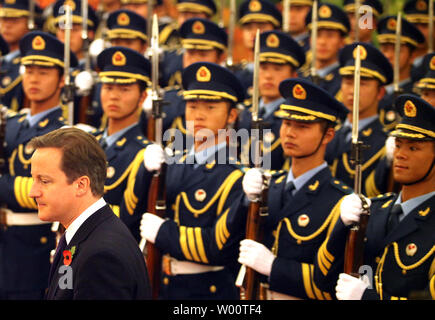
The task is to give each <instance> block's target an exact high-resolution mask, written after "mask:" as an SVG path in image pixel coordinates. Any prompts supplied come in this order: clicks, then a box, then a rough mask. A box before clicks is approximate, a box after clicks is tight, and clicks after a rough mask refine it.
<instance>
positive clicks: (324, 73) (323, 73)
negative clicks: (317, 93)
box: [317, 61, 340, 78]
mask: <svg viewBox="0 0 435 320" xmlns="http://www.w3.org/2000/svg"><path fill="white" fill-rule="evenodd" d="M339 66H340V64H339V63H338V61H336V62H334V63H333V64H330V65H329V66H326V67H324V68H322V69H318V70H317V74H318V75H319V76H320V77H321V78H324V77H326V76H327V75H328V74H329V73H330V72H331V71H332V70H334V69H335V68H337V67H339Z"/></svg>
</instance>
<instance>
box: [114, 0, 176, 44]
mask: <svg viewBox="0 0 435 320" xmlns="http://www.w3.org/2000/svg"><path fill="white" fill-rule="evenodd" d="M121 2H122V8H123V9H127V10H131V11H133V12H135V13H137V14H138V15H140V16H142V17H143V18H144V19H148V17H152V15H148V0H121ZM152 9H153V10H152V11H153V14H154V13H155V14H157V16H158V20H159V46H160V47H162V48H163V49H164V50H173V49H176V48H177V47H178V45H179V38H178V33H177V25H176V24H177V23H176V21H175V20H174V19H172V17H171V16H170V12H169V8H168V5H165V4H164V3H163V1H162V0H157V1H155V0H152Z"/></svg>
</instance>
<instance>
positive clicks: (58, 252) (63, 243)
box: [48, 233, 66, 286]
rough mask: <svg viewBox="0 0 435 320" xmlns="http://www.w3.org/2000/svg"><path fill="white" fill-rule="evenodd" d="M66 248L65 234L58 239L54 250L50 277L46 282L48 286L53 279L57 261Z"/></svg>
mask: <svg viewBox="0 0 435 320" xmlns="http://www.w3.org/2000/svg"><path fill="white" fill-rule="evenodd" d="M65 248H66V239H65V233H64V234H63V235H62V237H60V240H59V243H58V244H57V248H56V254H55V255H54V259H53V264H52V265H51V267H50V276H49V278H48V279H49V280H48V285H49V286H50V282H51V279H52V278H53V274H54V272H55V271H56V269H57V265H58V264H59V260H60V259H61V257H62V255H63V251H64V250H65Z"/></svg>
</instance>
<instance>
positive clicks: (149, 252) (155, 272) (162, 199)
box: [144, 164, 166, 300]
mask: <svg viewBox="0 0 435 320" xmlns="http://www.w3.org/2000/svg"><path fill="white" fill-rule="evenodd" d="M165 176H166V164H162V167H161V169H160V171H158V172H156V173H154V175H153V178H152V180H151V184H150V190H149V193H148V208H147V212H149V213H152V214H155V215H157V216H159V217H160V218H164V217H165V215H166V192H165V190H166V189H165ZM144 253H145V261H146V264H147V269H148V275H149V278H150V282H151V290H152V298H153V299H154V300H157V299H158V296H159V291H160V272H161V270H162V257H161V253H160V250H159V249H157V248H156V246H155V245H154V244H153V243H151V242H149V241H147V242H146V244H145V248H144Z"/></svg>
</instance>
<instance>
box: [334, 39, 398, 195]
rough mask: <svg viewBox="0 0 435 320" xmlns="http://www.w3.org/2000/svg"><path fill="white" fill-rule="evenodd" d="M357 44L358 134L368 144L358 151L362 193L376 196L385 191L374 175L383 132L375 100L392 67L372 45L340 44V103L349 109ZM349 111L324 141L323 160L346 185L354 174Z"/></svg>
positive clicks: (382, 92)
mask: <svg viewBox="0 0 435 320" xmlns="http://www.w3.org/2000/svg"><path fill="white" fill-rule="evenodd" d="M358 44H359V45H360V48H361V80H360V99H359V123H358V129H359V137H360V140H361V141H362V142H363V143H364V145H367V146H370V147H369V148H367V149H364V150H363V151H362V160H361V161H362V188H361V189H362V191H361V192H362V193H363V194H365V195H367V196H371V197H373V196H376V195H378V194H380V193H382V192H385V191H386V190H384V188H383V187H381V186H382V185H384V182H386V181H385V180H386V177H384V178H383V179H381V178H378V179H375V172H376V168H377V165H378V163H379V161H380V159H382V158H383V156H384V155H385V140H386V139H387V133H386V132H385V130H384V127H383V125H382V123H381V122H380V120H379V115H378V106H379V101H380V100H381V99H382V97H383V96H384V95H385V88H384V86H385V85H388V84H389V83H391V81H392V79H393V69H392V67H391V65H390V63H389V62H388V59H387V58H386V57H385V56H384V55H383V54H382V53H381V52H380V51H379V50H378V49H376V48H375V47H374V46H372V45H370V44H368V43H363V42H357V43H353V44H350V45H347V46H346V47H344V48H343V49H342V50H341V52H340V60H339V61H340V71H339V72H340V74H341V77H342V81H341V95H342V100H343V101H342V102H343V104H344V105H345V106H346V107H347V108H348V109H349V110H350V111H352V109H353V95H354V73H355V59H356V47H357V45H358ZM352 119H353V116H352V112H351V113H349V115H348V117H347V119H346V121H345V122H344V123H343V124H342V125H341V127H340V128H339V129H338V131H337V134H336V136H335V138H334V140H333V141H332V142H331V143H330V144H329V145H328V148H327V151H326V160H327V161H328V163H329V165H330V166H331V172H332V174H333V176H335V177H336V178H337V179H340V180H342V181H343V182H344V183H346V184H347V185H353V180H354V176H355V170H354V166H353V165H352V164H351V162H350V158H351V147H352V145H351V131H352Z"/></svg>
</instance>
